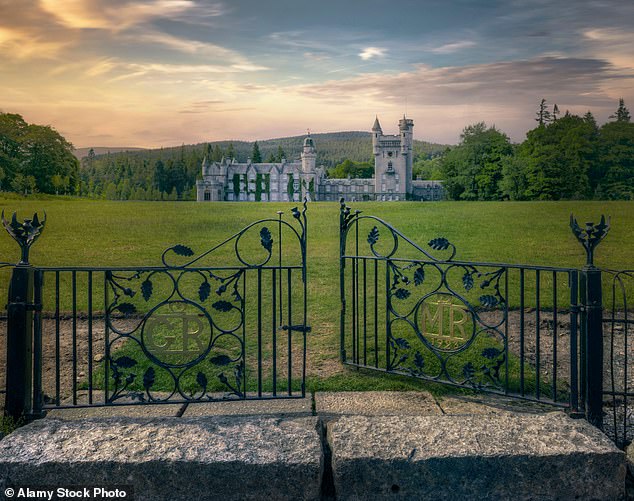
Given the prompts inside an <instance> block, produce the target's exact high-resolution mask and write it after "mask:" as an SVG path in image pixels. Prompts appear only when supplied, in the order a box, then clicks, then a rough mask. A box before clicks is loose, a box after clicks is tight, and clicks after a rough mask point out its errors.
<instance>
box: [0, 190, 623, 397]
mask: <svg viewBox="0 0 634 501" xmlns="http://www.w3.org/2000/svg"><path fill="white" fill-rule="evenodd" d="M295 205H296V204H288V203H195V202H110V201H92V200H54V199H45V200H37V199H29V198H26V199H9V200H0V208H1V209H4V211H5V215H6V216H10V214H11V213H12V212H13V211H18V215H19V217H20V218H23V217H25V216H27V217H30V216H31V215H32V214H33V212H34V211H39V212H40V214H41V213H42V211H46V213H47V223H46V229H45V231H44V233H43V235H42V236H41V237H40V239H39V240H38V241H37V242H36V243H35V245H34V246H33V248H32V251H31V262H32V263H33V264H34V265H36V266H55V267H62V266H73V267H76V266H87V267H115V266H160V264H161V254H162V253H163V251H164V250H165V249H166V248H168V247H170V246H173V245H175V244H184V245H187V246H188V247H190V248H191V249H193V251H194V252H195V254H196V255H197V254H199V253H201V252H204V251H205V250H207V249H209V248H211V247H213V245H214V244H215V243H217V242H219V241H222V240H224V239H225V238H226V237H228V236H230V235H232V234H233V233H235V232H236V231H238V230H239V229H241V228H242V227H244V226H246V225H247V224H249V223H251V222H252V221H254V220H256V219H261V218H267V217H273V218H276V217H277V214H276V211H278V210H282V211H284V212H285V213H286V214H287V215H288V216H289V217H290V209H291V207H293V206H295ZM351 205H352V206H353V208H355V209H359V210H361V211H363V214H373V215H376V216H378V217H381V218H382V219H384V220H386V221H388V222H390V223H392V224H393V225H394V226H396V227H397V228H398V229H399V230H401V232H402V233H404V234H405V235H407V236H408V237H410V238H411V239H412V240H414V241H415V242H417V243H418V244H420V245H421V246H423V247H425V248H427V242H428V241H429V240H431V239H432V238H436V237H440V236H442V237H445V238H447V239H448V240H449V241H450V242H451V243H453V244H454V245H455V246H456V247H457V255H456V259H459V260H464V261H470V260H474V261H482V262H504V263H524V264H536V265H546V266H558V267H581V266H582V265H583V264H584V263H585V253H584V251H583V249H582V247H581V245H580V244H579V243H578V242H577V241H576V240H575V238H574V237H573V235H572V233H571V231H570V229H569V227H568V222H569V217H570V214H571V213H574V214H575V216H576V217H577V218H578V220H579V222H580V224H582V225H583V223H585V222H586V221H595V222H596V221H598V219H599V217H600V215H601V214H605V215H609V216H611V217H612V229H611V231H610V234H609V235H608V236H607V238H606V239H605V241H604V242H603V243H602V244H601V245H600V246H599V248H598V250H597V252H596V263H597V264H598V265H599V266H602V267H607V268H612V269H621V268H634V247H633V246H631V245H629V242H628V239H627V236H628V235H631V234H632V233H633V231H634V217H633V216H634V204H632V203H628V202H504V203H477V202H473V203H471V202H439V203H430V202H425V203H402V202H401V203H398V202H395V203H389V202H388V203H376V202H366V203H354V204H351ZM338 225H339V205H338V204H336V203H311V204H309V209H308V323H309V324H310V325H311V326H312V329H313V330H312V333H310V334H309V336H308V353H309V355H308V360H309V362H308V365H309V370H308V388H309V389H315V388H320V389H339V390H344V389H405V388H420V387H421V385H422V383H420V382H417V381H413V380H409V379H407V378H396V377H394V378H392V377H390V378H385V377H380V376H377V375H373V374H367V373H365V372H363V371H361V372H358V371H355V370H342V369H341V368H340V366H339V365H338V362H337V357H338V350H339V346H338V344H339V332H338V328H339V310H340V301H339V269H338V266H339V257H338V250H339V249H338V246H339V240H338V239H339V233H338ZM273 227H274V226H273V225H271V228H272V229H273ZM259 247H260V243H259V238H257V236H256V238H253V239H251V243H248V244H247V248H248V250H253V251H261V249H260V248H259ZM228 255H229V254H226V256H228ZM18 258H19V250H18V247H17V245H16V244H15V243H14V242H13V241H12V240H11V238H10V237H9V236H8V235H5V237H3V238H0V261H6V262H12V261H17V260H18ZM218 264H220V265H222V264H223V263H213V264H212V265H218ZM6 279H7V274H6V273H5V274H4V275H3V286H2V287H3V289H5V285H4V284H6ZM79 280H80V282H81V281H82V280H84V278H80V279H79ZM81 283H82V284H83V282H81ZM47 287H48V289H47V290H48V291H49V292H48V294H50V293H51V292H50V291H51V287H52V285H51V281H50V280H48V281H47ZM95 287H97V286H95ZM100 287H103V286H102V285H101V286H100ZM62 289H65V288H64V287H62ZM69 301H70V299H69V296H68V295H66V296H64V297H63V298H62V307H61V309H62V310H68V309H69V306H68V305H69V304H70V303H69ZM77 301H78V309H79V311H82V310H85V306H86V300H85V298H84V297H83V296H80V297H78V298H77ZM266 301H267V300H266V299H265V306H268V303H267V302H266ZM529 302H530V301H529ZM98 303H99V301H96V302H95V306H94V307H95V309H96V310H97V311H98V310H103V303H102V304H101V306H100V305H99V304H98ZM3 304H4V302H3ZM527 306H529V304H527ZM54 307H55V306H54V304H52V301H51V299H50V298H49V299H48V301H47V295H46V294H45V305H44V309H45V310H47V311H53V310H54Z"/></svg>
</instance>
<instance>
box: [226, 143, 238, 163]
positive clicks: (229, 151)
mask: <svg viewBox="0 0 634 501" xmlns="http://www.w3.org/2000/svg"><path fill="white" fill-rule="evenodd" d="M226 156H227V158H229V159H231V160H233V159H234V158H236V151H235V148H234V147H233V143H229V146H227V153H226Z"/></svg>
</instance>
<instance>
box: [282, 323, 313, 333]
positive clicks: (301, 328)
mask: <svg viewBox="0 0 634 501" xmlns="http://www.w3.org/2000/svg"><path fill="white" fill-rule="evenodd" d="M280 330H282V331H296V332H310V331H311V330H312V327H311V326H310V325H302V324H300V325H291V326H290V327H289V326H288V325H282V326H281V327H280Z"/></svg>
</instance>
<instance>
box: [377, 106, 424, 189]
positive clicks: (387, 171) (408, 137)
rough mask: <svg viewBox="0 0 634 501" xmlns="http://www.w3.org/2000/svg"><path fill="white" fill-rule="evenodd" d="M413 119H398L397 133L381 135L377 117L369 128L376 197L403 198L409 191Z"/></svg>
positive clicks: (410, 184)
mask: <svg viewBox="0 0 634 501" xmlns="http://www.w3.org/2000/svg"><path fill="white" fill-rule="evenodd" d="M413 136H414V121H413V120H411V119H408V118H405V116H403V118H402V119H401V120H400V121H399V134H398V135H384V134H383V131H382V130H381V125H380V124H379V119H378V117H377V118H376V119H375V121H374V126H373V127H372V150H373V152H374V191H375V194H376V199H377V200H406V199H407V198H409V197H410V195H411V193H412V146H413Z"/></svg>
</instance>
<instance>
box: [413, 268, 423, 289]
mask: <svg viewBox="0 0 634 501" xmlns="http://www.w3.org/2000/svg"><path fill="white" fill-rule="evenodd" d="M424 281H425V269H424V268H423V267H422V266H421V267H420V268H416V271H415V272H414V285H415V286H419V285H421V284H422V283H423V282H424Z"/></svg>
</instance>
